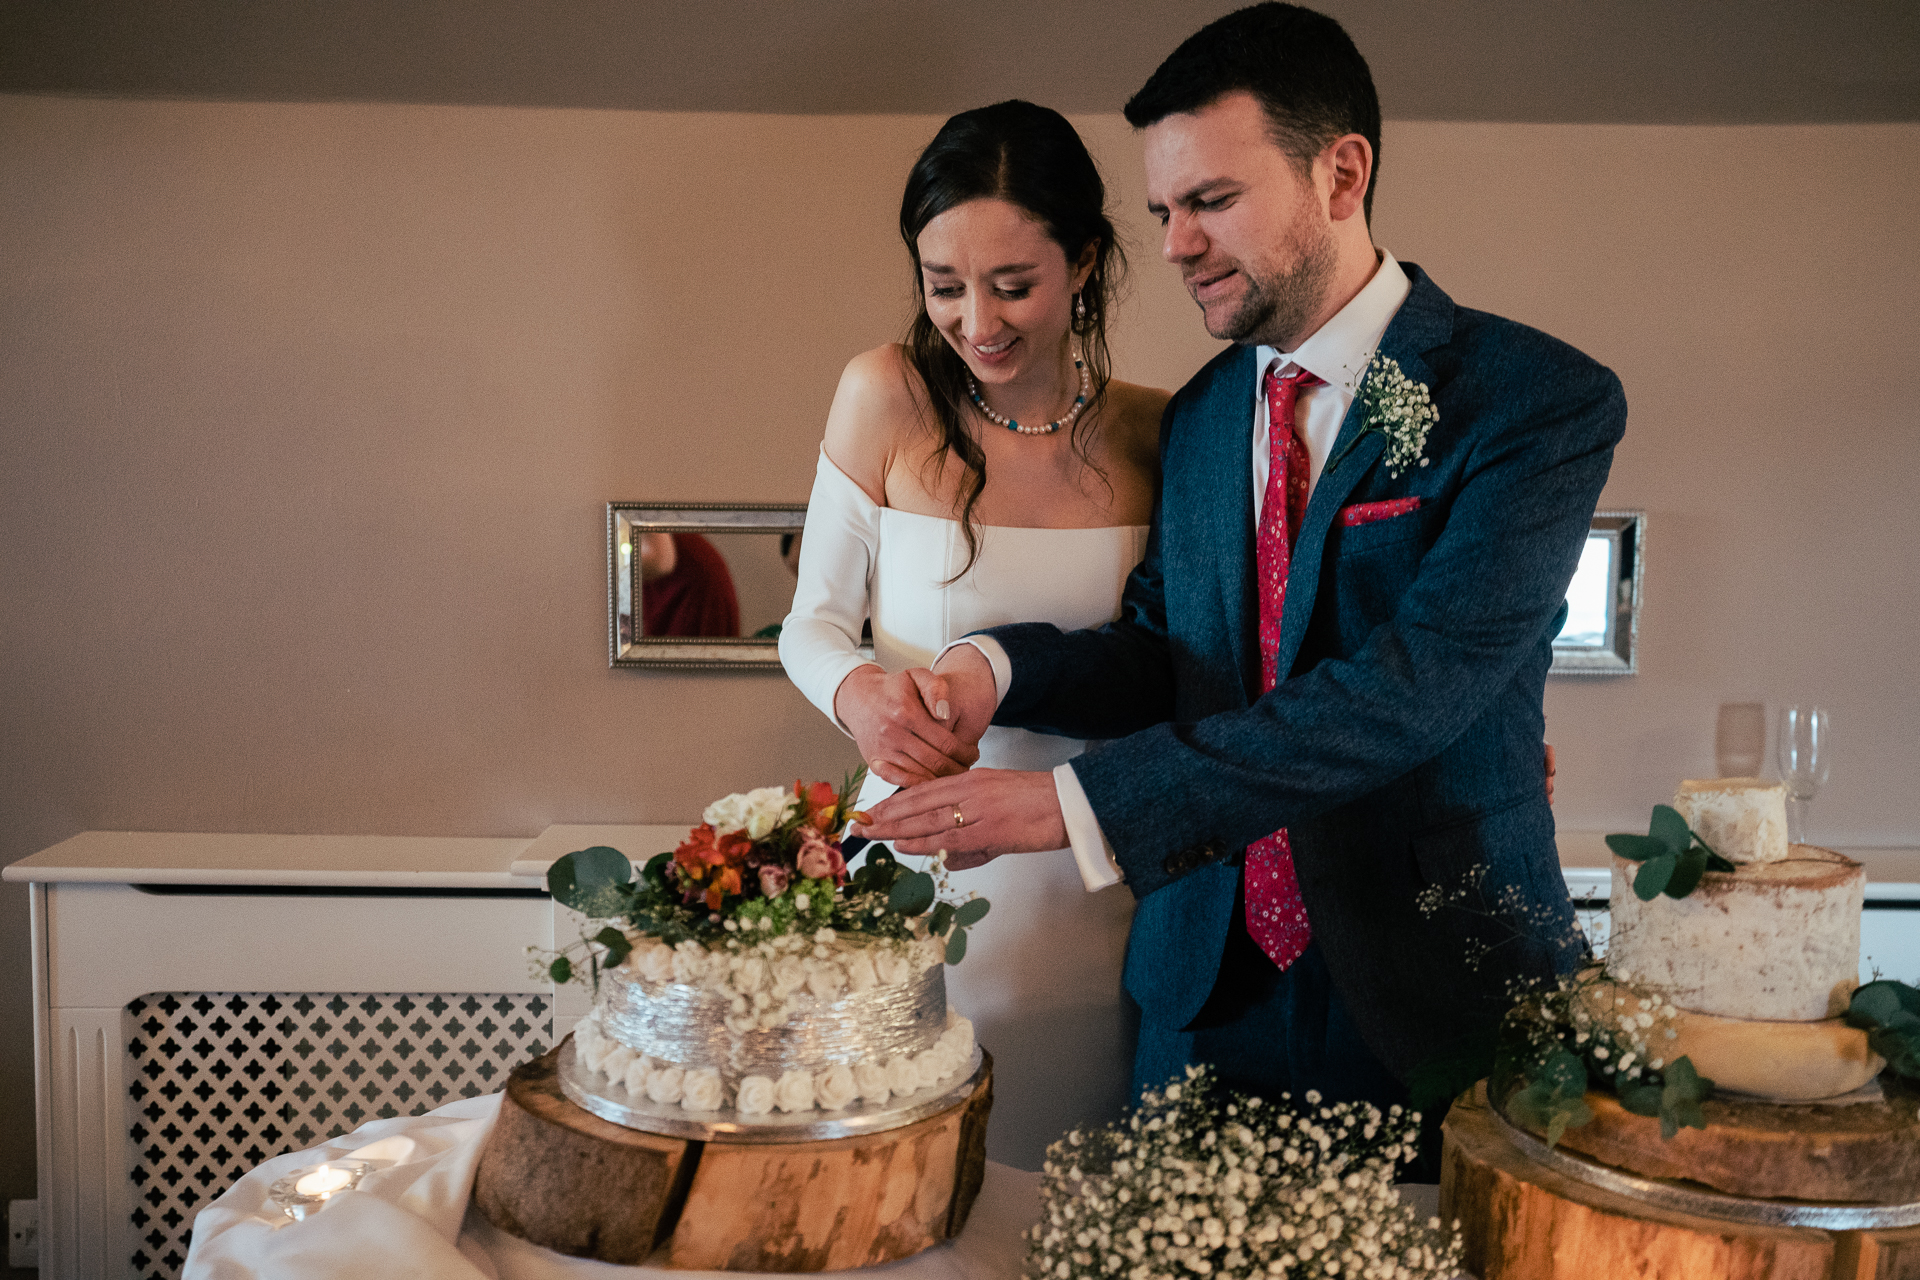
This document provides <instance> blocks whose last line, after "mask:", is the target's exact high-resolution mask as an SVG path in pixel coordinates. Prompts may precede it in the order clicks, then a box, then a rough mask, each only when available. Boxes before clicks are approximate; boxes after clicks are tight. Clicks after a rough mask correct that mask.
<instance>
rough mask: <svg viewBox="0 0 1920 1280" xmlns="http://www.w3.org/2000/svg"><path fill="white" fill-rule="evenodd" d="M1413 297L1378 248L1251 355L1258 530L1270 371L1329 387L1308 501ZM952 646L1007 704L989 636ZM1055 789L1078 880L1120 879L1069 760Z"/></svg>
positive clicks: (1056, 775)
mask: <svg viewBox="0 0 1920 1280" xmlns="http://www.w3.org/2000/svg"><path fill="white" fill-rule="evenodd" d="M1412 291H1413V282H1412V281H1410V280H1408V279H1407V273H1406V272H1405V271H1403V270H1401V269H1400V264H1399V263H1398V262H1396V261H1395V260H1394V257H1393V255H1392V254H1391V253H1388V252H1387V251H1386V250H1384V249H1382V250H1380V265H1379V266H1378V267H1377V268H1376V269H1375V270H1374V273H1373V278H1372V279H1371V280H1369V281H1367V283H1366V286H1365V287H1364V288H1362V289H1361V290H1360V292H1359V293H1356V294H1355V295H1354V296H1353V298H1352V299H1351V300H1350V301H1349V302H1348V303H1347V305H1346V306H1344V307H1342V308H1340V310H1339V311H1338V312H1336V313H1335V314H1334V316H1333V318H1332V319H1331V320H1329V321H1327V322H1326V323H1325V324H1323V325H1321V326H1320V327H1319V328H1318V329H1316V330H1315V331H1314V332H1313V334H1312V336H1310V337H1309V338H1307V340H1306V341H1305V342H1302V343H1301V344H1300V345H1299V347H1297V348H1296V349H1294V350H1293V351H1280V350H1278V349H1276V348H1274V347H1266V346H1263V347H1258V348H1256V349H1255V351H1254V361H1255V365H1254V367H1255V369H1256V370H1257V371H1258V376H1256V377H1255V378H1254V380H1253V434H1252V440H1251V442H1250V448H1251V449H1252V455H1253V524H1254V527H1255V528H1258V527H1259V524H1260V508H1261V506H1262V504H1263V500H1264V498H1265V497H1266V491H1267V471H1268V465H1269V459H1270V458H1271V457H1272V448H1271V445H1270V443H1269V439H1268V434H1267V432H1268V424H1267V397H1266V394H1265V391H1264V386H1265V383H1266V374H1267V372H1268V371H1269V370H1277V371H1278V372H1279V373H1280V374H1282V375H1283V376H1284V375H1285V374H1288V373H1291V372H1293V371H1294V370H1296V369H1305V370H1306V371H1307V372H1308V373H1311V374H1314V375H1315V376H1317V377H1319V378H1321V379H1322V380H1323V381H1324V382H1325V384H1326V385H1324V386H1319V387H1303V388H1301V390H1300V394H1299V397H1298V399H1297V400H1296V401H1295V402H1294V429H1295V431H1297V432H1298V434H1299V436H1300V438H1301V440H1302V442H1303V443H1305V445H1306V446H1307V494H1308V497H1309V498H1311V496H1312V493H1313V486H1314V485H1316V484H1318V483H1319V481H1320V473H1321V471H1323V470H1325V468H1326V465H1327V455H1328V454H1329V453H1330V452H1331V451H1332V449H1333V442H1334V438H1335V437H1336V436H1338V435H1339V434H1340V424H1341V422H1343V421H1344V420H1345V419H1346V416H1347V410H1348V409H1349V408H1351V407H1352V405H1353V398H1354V396H1355V395H1356V394H1357V393H1358V390H1359V387H1360V382H1361V379H1362V378H1363V377H1364V376H1365V374H1366V370H1367V363H1368V362H1369V361H1370V360H1372V359H1373V353H1374V349H1375V348H1376V347H1378V346H1379V345H1380V339H1381V337H1382V336H1383V335H1384V334H1385V333H1386V331H1387V325H1388V324H1390V323H1392V321H1393V317H1394V315H1395V314H1396V313H1397V312H1398V311H1399V310H1400V305H1401V304H1402V303H1404V302H1405V301H1406V300H1407V295H1408V294H1409V293H1411V292H1412ZM954 643H955V644H971V645H973V646H974V647H975V648H976V649H978V650H980V652H981V653H983V654H985V655H986V658H987V662H988V664H989V665H990V666H991V667H992V668H993V684H994V691H995V698H996V701H1003V700H1005V698H1006V696H1007V688H1008V686H1010V685H1011V684H1012V683H1013V664H1012V662H1011V661H1009V659H1008V658H1007V651H1006V650H1005V649H1003V648H1002V647H1001V646H1000V643H999V642H998V641H997V640H995V639H993V637H991V636H969V637H967V638H966V639H964V640H957V641H955V642H954ZM947 647H948V648H952V647H953V646H952V645H949V646H947ZM942 652H945V650H942ZM1053 785H1054V791H1055V793H1056V794H1057V795H1058V796H1059V799H1060V813H1061V816H1062V817H1063V818H1064V819H1065V820H1066V828H1067V841H1068V843H1069V844H1070V845H1072V847H1073V857H1074V861H1075V862H1076V863H1078V864H1079V867H1080V879H1081V880H1082V881H1083V882H1084V883H1085V884H1086V886H1087V889H1088V891H1089V892H1091V891H1093V890H1097V889H1105V888H1107V887H1108V886H1109V885H1114V884H1118V883H1119V882H1120V881H1121V880H1122V879H1123V878H1124V877H1123V875H1122V873H1121V870H1120V864H1119V863H1118V862H1116V861H1114V857H1113V846H1112V845H1110V844H1108V843H1107V838H1106V836H1105V835H1104V834H1103V833H1102V832H1101V830H1100V822H1099V819H1097V818H1095V817H1094V813H1093V806H1092V805H1091V804H1089V803H1088V801H1087V793H1086V792H1085V791H1084V790H1083V789H1082V788H1081V786H1080V779H1079V778H1077V777H1076V776H1074V772H1073V764H1072V763H1071V762H1068V763H1066V764H1063V765H1060V766H1059V767H1057V768H1056V769H1054V771H1053Z"/></svg>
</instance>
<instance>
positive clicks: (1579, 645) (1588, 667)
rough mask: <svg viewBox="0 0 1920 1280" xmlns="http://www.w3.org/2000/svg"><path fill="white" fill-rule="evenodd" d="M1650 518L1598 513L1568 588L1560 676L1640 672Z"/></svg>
mask: <svg viewBox="0 0 1920 1280" xmlns="http://www.w3.org/2000/svg"><path fill="white" fill-rule="evenodd" d="M1646 531H1647V513H1646V512H1644V511H1596V512H1595V513H1594V516H1593V523H1592V525H1591V526H1590V527H1589V531H1588V533H1587V545H1586V548H1585V549H1584V550H1583V551H1582V552H1581V553H1580V567H1579V568H1578V569H1576V570H1574V573H1573V581H1572V583H1570V584H1569V585H1568V587H1567V621H1566V625H1565V626H1563V627H1561V628H1560V634H1559V635H1557V636H1555V637H1554V639H1553V666H1552V667H1551V668H1549V670H1550V671H1551V673H1552V674H1554V675H1557V676H1630V675H1633V674H1634V673H1635V672H1636V671H1638V670H1639V661H1640V659H1639V639H1640V583H1641V579H1642V577H1643V575H1644V574H1645V572H1646V558H1647V532H1646Z"/></svg>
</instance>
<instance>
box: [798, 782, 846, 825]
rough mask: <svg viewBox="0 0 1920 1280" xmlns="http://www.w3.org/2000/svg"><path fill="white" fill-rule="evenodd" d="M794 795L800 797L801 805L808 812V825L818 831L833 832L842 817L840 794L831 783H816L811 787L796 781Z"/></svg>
mask: <svg viewBox="0 0 1920 1280" xmlns="http://www.w3.org/2000/svg"><path fill="white" fill-rule="evenodd" d="M793 794H794V795H796V796H798V797H799V799H800V805H801V807H802V808H803V809H804V810H805V811H806V815H807V817H806V825H808V826H810V827H812V828H813V829H814V830H816V831H823V832H824V831H831V830H833V827H834V824H835V822H836V821H837V820H838V818H839V816H840V813H839V804H840V794H839V792H837V791H835V790H834V789H833V786H832V784H831V783H826V782H816V783H814V784H813V785H811V786H809V785H807V784H806V783H804V782H800V781H795V782H794V784H793Z"/></svg>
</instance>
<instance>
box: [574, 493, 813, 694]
mask: <svg viewBox="0 0 1920 1280" xmlns="http://www.w3.org/2000/svg"><path fill="white" fill-rule="evenodd" d="M806 519H807V506H806V504H805V503H804V502H768V503H732V502H609V503H608V504H607V646H608V659H609V664H610V665H612V666H615V667H683V668H686V667H691V668H752V667H761V668H777V667H779V665H780V653H779V647H778V646H779V633H780V621H781V619H783V618H785V617H786V615H787V610H788V608H789V607H790V606H791V605H792V603H793V583H794V574H795V571H796V567H797V565H798V562H799V556H798V543H799V537H800V530H801V527H802V526H803V525H805V523H806Z"/></svg>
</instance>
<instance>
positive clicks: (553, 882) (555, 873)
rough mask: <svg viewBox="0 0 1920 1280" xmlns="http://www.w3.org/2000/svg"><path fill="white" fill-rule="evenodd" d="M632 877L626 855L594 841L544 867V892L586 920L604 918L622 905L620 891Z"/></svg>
mask: <svg viewBox="0 0 1920 1280" xmlns="http://www.w3.org/2000/svg"><path fill="white" fill-rule="evenodd" d="M632 879H633V864H632V863H630V862H628V861H627V858H626V855H625V854H623V853H621V852H620V851H619V850H618V849H610V848H608V847H607V846H606V845H603V844H597V845H594V846H593V847H592V848H591V849H580V850H577V851H576V852H573V853H568V854H562V855H561V856H560V857H559V858H556V859H555V860H554V863H553V865H552V866H551V867H549V868H548V869H547V892H549V893H551V894H552V895H553V900H554V901H555V902H558V903H560V904H561V905H562V906H566V907H572V908H573V909H574V910H575V911H578V912H579V913H580V914H581V915H583V916H586V917H587V918H588V919H590V920H605V919H608V918H609V917H612V916H616V915H619V914H620V910H621V908H622V907H624V906H625V905H626V902H627V895H626V894H625V893H623V892H622V890H624V889H625V888H626V886H627V884H628V883H629V882H630V881H631V880H632Z"/></svg>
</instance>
